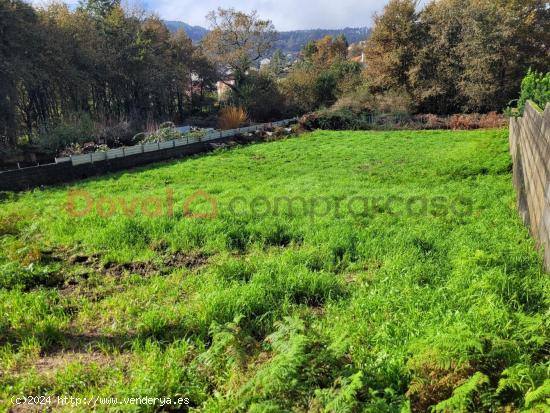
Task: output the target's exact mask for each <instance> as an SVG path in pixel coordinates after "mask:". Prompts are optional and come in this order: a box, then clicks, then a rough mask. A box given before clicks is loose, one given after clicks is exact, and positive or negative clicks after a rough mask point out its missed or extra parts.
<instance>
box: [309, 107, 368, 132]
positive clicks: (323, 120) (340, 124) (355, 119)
mask: <svg viewBox="0 0 550 413" xmlns="http://www.w3.org/2000/svg"><path fill="white" fill-rule="evenodd" d="M366 115H367V114H357V113H354V112H352V111H351V110H350V109H348V108H343V109H326V110H321V111H318V112H314V113H310V114H308V115H305V116H303V117H302V118H301V119H300V124H301V125H302V126H303V127H304V128H305V129H308V130H313V129H331V130H361V129H370V127H369V126H370V125H369V123H368V121H367V119H366Z"/></svg>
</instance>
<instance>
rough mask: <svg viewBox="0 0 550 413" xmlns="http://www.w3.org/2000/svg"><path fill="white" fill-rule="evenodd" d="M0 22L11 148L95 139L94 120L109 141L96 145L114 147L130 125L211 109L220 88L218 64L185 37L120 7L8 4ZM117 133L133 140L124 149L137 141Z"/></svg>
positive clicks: (109, 1)
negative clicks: (24, 141)
mask: <svg viewBox="0 0 550 413" xmlns="http://www.w3.org/2000/svg"><path fill="white" fill-rule="evenodd" d="M0 15H1V16H2V19H1V21H0V31H1V32H2V39H3V44H2V48H1V49H0V62H1V63H0V73H1V74H2V75H1V76H2V82H1V84H0V139H1V140H2V141H4V142H6V141H7V143H9V144H11V145H15V144H16V143H17V138H18V136H22V135H29V136H33V135H37V136H38V137H39V140H40V141H41V143H42V142H44V146H48V148H56V147H58V146H59V145H63V144H65V142H66V141H69V143H75V142H78V141H79V139H84V138H85V137H86V138H89V137H90V135H91V134H90V133H89V132H91V131H90V130H89V129H87V128H84V127H85V126H87V125H84V123H85V121H87V120H89V119H92V120H93V121H95V122H98V123H101V124H104V125H106V127H105V129H106V130H105V131H104V132H107V133H106V135H107V136H98V138H102V139H105V140H106V141H107V142H106V143H107V144H110V143H111V142H110V140H111V136H109V135H110V133H108V132H109V131H108V129H109V128H112V127H113V125H116V124H130V123H131V124H132V128H131V132H132V131H134V130H136V129H137V126H139V127H140V128H141V129H143V127H144V126H145V125H144V124H145V123H146V122H148V121H152V122H155V121H160V120H164V119H167V118H168V119H171V120H173V121H176V122H182V121H183V120H184V118H185V117H186V116H187V115H189V114H190V113H193V112H201V111H202V110H203V109H206V110H208V105H210V103H209V97H208V95H209V94H210V93H211V92H212V91H213V84H214V82H215V80H217V78H216V74H215V72H214V70H213V68H212V66H211V64H210V63H209V62H208V61H207V60H206V58H205V57H204V55H203V54H202V53H201V52H200V50H199V48H198V47H196V46H194V45H193V44H192V42H191V40H190V39H189V38H188V37H187V36H186V35H185V33H184V32H176V33H170V32H169V31H168V29H167V28H166V26H165V25H164V23H163V22H162V21H161V20H160V19H158V18H157V17H154V16H148V15H141V14H139V13H133V12H131V11H127V10H124V9H123V8H122V6H121V5H120V2H119V1H118V0H89V1H88V0H86V1H84V0H83V1H82V3H81V4H80V7H77V8H76V9H74V10H73V9H70V8H69V7H68V6H66V5H63V4H58V3H56V4H50V5H48V6H47V7H45V8H41V9H34V8H32V6H28V5H25V4H24V3H21V2H19V1H15V2H12V1H5V0H3V1H2V2H0ZM191 72H193V73H194V74H196V75H197V76H196V77H193V78H192V76H191ZM73 114H75V115H73ZM83 114H85V115H83ZM84 116H87V117H88V119H84ZM71 122H74V123H75V124H74V125H73V124H71ZM83 128H84V129H83ZM111 132H116V133H117V135H119V133H120V134H125V135H129V136H116V138H120V140H122V141H125V140H126V139H129V138H130V137H131V136H132V133H131V132H130V133H127V131H126V133H124V132H125V131H124V130H120V131H111ZM134 133H135V132H134ZM71 136H73V139H72V140H71V139H70V138H71ZM123 143H124V142H123Z"/></svg>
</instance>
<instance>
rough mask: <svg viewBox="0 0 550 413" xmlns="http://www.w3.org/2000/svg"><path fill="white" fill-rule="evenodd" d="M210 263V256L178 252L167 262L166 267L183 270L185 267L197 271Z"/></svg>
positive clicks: (200, 253)
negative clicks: (196, 269)
mask: <svg viewBox="0 0 550 413" xmlns="http://www.w3.org/2000/svg"><path fill="white" fill-rule="evenodd" d="M207 263H208V255H206V254H204V253H202V252H196V251H194V252H182V251H178V252H176V253H174V254H172V255H170V257H168V258H167V259H166V261H165V265H166V266H167V267H170V268H181V267H185V268H187V269H190V270H192V269H195V268H199V267H202V266H204V265H206V264H207Z"/></svg>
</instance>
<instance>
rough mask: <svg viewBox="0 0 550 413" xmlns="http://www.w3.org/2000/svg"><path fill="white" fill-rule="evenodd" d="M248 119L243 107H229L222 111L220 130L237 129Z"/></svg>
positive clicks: (219, 122)
mask: <svg viewBox="0 0 550 413" xmlns="http://www.w3.org/2000/svg"><path fill="white" fill-rule="evenodd" d="M247 119H248V114H247V113H246V110H244V109H243V108H242V107H235V106H227V107H225V108H223V109H222V110H220V115H219V118H218V125H219V127H220V129H236V128H238V127H240V126H241V125H242V124H243V123H245V122H246V120H247Z"/></svg>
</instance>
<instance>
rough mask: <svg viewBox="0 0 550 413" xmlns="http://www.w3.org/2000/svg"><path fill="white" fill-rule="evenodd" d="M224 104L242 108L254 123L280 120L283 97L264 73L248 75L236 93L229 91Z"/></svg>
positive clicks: (270, 78)
mask: <svg viewBox="0 0 550 413" xmlns="http://www.w3.org/2000/svg"><path fill="white" fill-rule="evenodd" d="M225 103H226V104H227V105H228V106H234V107H241V108H243V109H244V110H245V111H246V114H247V117H250V119H253V120H254V121H256V122H265V121H270V120H273V119H280V118H281V116H282V114H283V112H284V110H283V106H284V105H283V97H282V95H281V93H280V92H279V89H278V87H277V83H276V82H275V80H274V79H273V78H272V77H271V76H269V75H268V74H265V73H255V72H253V73H250V74H249V75H248V76H247V77H246V78H245V79H244V80H243V81H242V82H241V84H240V86H239V90H238V92H235V91H233V90H231V91H229V93H228V95H227V96H226V99H225ZM244 121H246V119H244V120H243V122H244ZM230 129H231V128H230Z"/></svg>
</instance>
